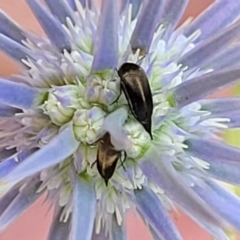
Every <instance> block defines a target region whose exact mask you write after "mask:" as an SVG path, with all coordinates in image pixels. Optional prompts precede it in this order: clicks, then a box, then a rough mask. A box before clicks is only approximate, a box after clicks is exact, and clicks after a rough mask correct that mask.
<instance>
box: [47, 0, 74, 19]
mask: <svg viewBox="0 0 240 240" xmlns="http://www.w3.org/2000/svg"><path fill="white" fill-rule="evenodd" d="M45 2H46V4H47V6H48V7H49V9H50V10H51V12H52V14H53V15H54V16H56V17H57V18H58V20H59V21H60V22H61V23H62V24H66V19H67V18H69V19H71V21H72V23H74V22H75V21H74V15H73V11H72V9H71V8H70V7H69V5H68V4H67V2H66V1H64V0H45Z"/></svg>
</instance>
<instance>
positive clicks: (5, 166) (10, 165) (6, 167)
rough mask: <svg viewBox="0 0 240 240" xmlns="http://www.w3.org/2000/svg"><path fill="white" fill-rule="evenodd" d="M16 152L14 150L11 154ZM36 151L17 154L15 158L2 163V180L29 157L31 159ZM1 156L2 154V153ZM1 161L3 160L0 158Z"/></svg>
mask: <svg viewBox="0 0 240 240" xmlns="http://www.w3.org/2000/svg"><path fill="white" fill-rule="evenodd" d="M15 151H16V150H14V149H12V151H11V152H15ZM34 151H35V150H34V149H31V150H23V151H22V152H20V153H18V154H16V155H15V156H13V157H11V158H9V159H6V160H4V161H3V162H0V179H1V178H3V177H5V176H6V175H7V174H8V173H10V172H11V171H12V170H13V169H14V168H15V167H17V166H18V164H20V163H21V162H22V161H24V160H25V159H26V158H27V157H29V156H30V155H31V154H32V153H33V152H34ZM0 155H1V152H0ZM0 160H1V158H0Z"/></svg>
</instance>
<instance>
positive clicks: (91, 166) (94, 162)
mask: <svg viewBox="0 0 240 240" xmlns="http://www.w3.org/2000/svg"><path fill="white" fill-rule="evenodd" d="M96 163H97V160H95V161H94V162H93V163H92V164H91V168H93V166H94V165H95V164H96Z"/></svg>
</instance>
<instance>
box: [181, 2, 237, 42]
mask: <svg viewBox="0 0 240 240" xmlns="http://www.w3.org/2000/svg"><path fill="white" fill-rule="evenodd" d="M239 14H240V4H239V2H238V1H231V0H227V1H225V0H220V1H215V2H214V3H213V4H212V5H211V6H209V7H208V9H207V10H205V11H204V12H203V13H202V14H201V15H199V17H197V18H196V19H195V21H194V22H193V23H192V24H191V25H190V27H189V28H187V30H186V32H185V34H186V35H187V36H189V35H190V34H192V33H193V32H195V31H196V30H198V29H200V30H201V33H202V34H201V35H200V37H199V38H197V40H196V41H195V42H200V41H201V40H203V39H206V38H207V37H209V36H211V35H212V34H214V33H216V32H218V31H221V30H222V29H223V28H224V27H225V26H227V25H229V24H230V23H232V22H233V21H234V20H235V19H236V18H237V17H239Z"/></svg>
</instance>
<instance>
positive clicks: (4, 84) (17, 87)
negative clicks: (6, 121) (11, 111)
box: [0, 78, 45, 109]
mask: <svg viewBox="0 0 240 240" xmlns="http://www.w3.org/2000/svg"><path fill="white" fill-rule="evenodd" d="M44 96H45V93H43V92H40V91H39V90H37V89H35V88H32V87H29V86H26V85H24V84H21V83H16V82H12V81H8V80H5V79H1V78H0V101H1V102H3V103H4V104H6V105H10V106H13V107H16V108H21V109H29V108H33V107H36V106H39V104H40V103H42V101H43V99H44Z"/></svg>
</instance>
